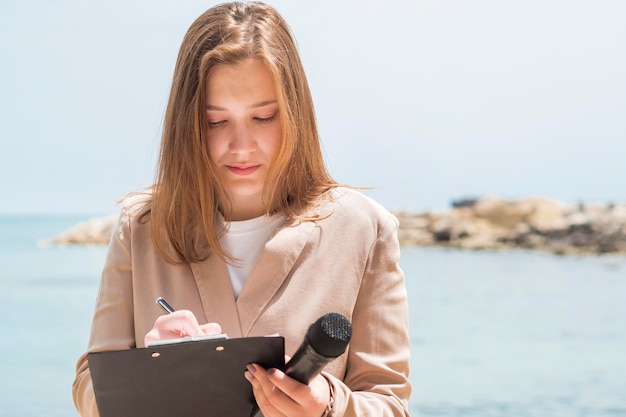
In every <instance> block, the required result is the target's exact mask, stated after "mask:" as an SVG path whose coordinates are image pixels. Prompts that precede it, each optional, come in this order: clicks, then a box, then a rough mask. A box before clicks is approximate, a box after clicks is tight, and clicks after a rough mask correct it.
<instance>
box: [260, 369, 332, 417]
mask: <svg viewBox="0 0 626 417" xmlns="http://www.w3.org/2000/svg"><path fill="white" fill-rule="evenodd" d="M267 375H268V380H269V382H271V383H272V384H273V385H274V386H275V387H276V388H277V389H278V390H280V391H281V392H282V393H284V394H285V395H286V396H287V397H289V398H290V400H291V401H292V402H293V403H295V404H297V406H298V407H301V408H304V409H307V410H310V411H311V412H312V413H313V414H314V415H316V413H317V410H319V414H320V415H321V413H322V412H323V410H324V409H325V408H326V404H328V402H329V401H330V386H329V383H328V380H327V379H326V378H324V377H323V376H322V375H320V374H318V375H316V376H315V377H314V378H312V379H311V380H310V381H309V383H308V384H302V383H300V382H299V381H297V380H295V379H293V378H290V377H289V376H288V375H286V374H285V373H284V372H282V371H280V370H278V369H275V368H273V369H270V370H268V371H267Z"/></svg>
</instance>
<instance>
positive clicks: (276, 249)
mask: <svg viewBox="0 0 626 417" xmlns="http://www.w3.org/2000/svg"><path fill="white" fill-rule="evenodd" d="M316 224H317V223H316V222H313V221H308V222H295V223H294V224H292V225H288V226H284V227H282V228H281V229H279V230H278V232H277V233H276V234H275V235H274V237H273V238H272V239H270V240H269V242H267V244H266V245H265V248H264V249H263V251H262V252H261V255H260V256H259V259H258V260H257V263H256V265H255V266H254V268H253V270H252V272H251V273H250V276H249V277H248V280H247V281H246V283H245V285H244V287H243V289H242V290H241V293H240V294H239V298H238V299H237V310H238V311H239V320H240V323H241V331H242V333H243V335H244V336H247V335H248V333H249V332H250V329H251V328H252V326H253V325H254V323H255V321H256V320H257V318H258V317H259V315H260V314H261V313H262V312H263V310H264V309H265V307H266V306H267V304H268V303H269V302H270V300H271V299H272V297H273V296H274V294H276V292H277V291H278V290H279V289H280V287H281V285H282V284H283V282H284V280H285V278H286V277H287V275H288V274H289V272H290V271H291V269H292V267H293V266H294V264H295V263H296V260H297V259H298V257H299V256H300V253H301V252H302V250H303V249H304V247H305V245H306V243H307V241H308V239H309V237H310V236H311V233H312V232H313V230H314V229H315V227H316ZM231 292H232V290H231Z"/></svg>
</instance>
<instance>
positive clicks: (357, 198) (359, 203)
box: [320, 187, 398, 233]
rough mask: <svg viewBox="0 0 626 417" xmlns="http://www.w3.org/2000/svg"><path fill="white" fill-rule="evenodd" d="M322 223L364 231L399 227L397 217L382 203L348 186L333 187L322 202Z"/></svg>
mask: <svg viewBox="0 0 626 417" xmlns="http://www.w3.org/2000/svg"><path fill="white" fill-rule="evenodd" d="M320 215H321V218H322V220H321V221H320V224H321V225H323V224H324V223H326V224H328V225H337V224H338V223H341V224H342V225H343V226H342V227H345V228H347V229H350V228H351V227H354V228H358V229H360V230H362V231H365V230H367V229H372V231H375V232H376V233H378V232H379V230H380V229H381V228H382V227H386V226H389V227H392V228H397V225H398V220H397V219H396V217H395V216H394V215H393V214H392V213H391V212H390V211H389V210H387V209H386V208H385V207H383V206H382V205H381V204H380V203H378V202H377V201H375V200H374V199H372V198H371V197H369V196H367V195H365V194H363V193H362V192H360V191H358V190H356V189H353V188H347V187H337V188H334V189H332V190H331V191H329V192H328V193H327V195H326V196H325V197H324V198H323V200H322V202H321V204H320Z"/></svg>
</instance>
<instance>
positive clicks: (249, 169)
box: [227, 165, 261, 175]
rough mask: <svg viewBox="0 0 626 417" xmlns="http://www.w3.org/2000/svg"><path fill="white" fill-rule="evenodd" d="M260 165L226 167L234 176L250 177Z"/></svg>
mask: <svg viewBox="0 0 626 417" xmlns="http://www.w3.org/2000/svg"><path fill="white" fill-rule="evenodd" d="M260 166H261V165H227V168H228V170H229V171H230V172H232V173H234V174H236V175H250V174H252V173H254V172H255V171H256V170H257V169H258V168H259V167H260Z"/></svg>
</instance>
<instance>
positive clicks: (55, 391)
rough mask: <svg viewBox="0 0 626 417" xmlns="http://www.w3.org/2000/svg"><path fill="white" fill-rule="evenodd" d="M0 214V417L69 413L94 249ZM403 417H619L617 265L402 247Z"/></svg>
mask: <svg viewBox="0 0 626 417" xmlns="http://www.w3.org/2000/svg"><path fill="white" fill-rule="evenodd" d="M88 218H89V216H79V215H65V216H62V215H50V216H43V215H3V216H0V308H1V309H2V311H1V312H0V416H7V417H41V416H46V417H68V416H77V415H78V414H77V413H76V411H75V409H74V406H73V404H72V399H71V386H72V381H73V379H74V371H75V370H74V366H75V363H76V360H77V358H78V357H79V355H80V354H82V353H83V351H84V350H85V348H86V345H87V339H88V335H89V326H90V321H91V315H92V312H93V306H94V302H95V298H96V292H97V289H98V283H99V278H100V272H101V268H102V265H103V262H104V257H105V254H106V247H104V246H65V247H55V246H46V245H42V244H41V242H42V240H43V239H46V238H51V237H54V236H56V235H58V234H59V233H61V232H62V231H64V230H66V229H68V228H70V227H71V226H73V225H75V224H76V223H78V222H80V221H84V220H88ZM401 266H402V268H403V270H404V273H405V275H406V286H407V292H408V299H409V304H410V337H411V374H410V379H411V382H412V385H413V394H412V396H411V399H410V412H411V415H412V416H433V417H434V416H445V417H474V416H476V417H478V416H480V417H492V416H493V417H499V416H502V417H535V416H537V417H609V416H611V417H617V416H625V417H626V257H618V256H558V255H552V254H548V253H542V252H531V251H523V250H510V251H505V252H502V251H479V252H472V251H463V250H453V249H445V248H435V247H411V248H409V247H405V248H403V250H402V259H401Z"/></svg>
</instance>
